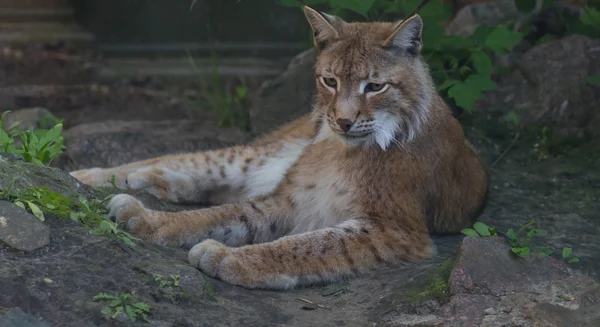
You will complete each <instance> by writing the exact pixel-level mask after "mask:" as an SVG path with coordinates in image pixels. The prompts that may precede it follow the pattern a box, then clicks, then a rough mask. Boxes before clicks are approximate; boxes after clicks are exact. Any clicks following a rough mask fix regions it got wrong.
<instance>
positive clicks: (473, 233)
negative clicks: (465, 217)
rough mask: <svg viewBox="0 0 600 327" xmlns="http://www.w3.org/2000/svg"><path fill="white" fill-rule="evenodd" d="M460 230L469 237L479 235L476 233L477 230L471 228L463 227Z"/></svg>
mask: <svg viewBox="0 0 600 327" xmlns="http://www.w3.org/2000/svg"><path fill="white" fill-rule="evenodd" d="M460 232H461V233H463V234H465V235H467V236H470V237H479V234H477V232H476V231H475V230H474V229H471V228H465V229H463V230H461V231H460Z"/></svg>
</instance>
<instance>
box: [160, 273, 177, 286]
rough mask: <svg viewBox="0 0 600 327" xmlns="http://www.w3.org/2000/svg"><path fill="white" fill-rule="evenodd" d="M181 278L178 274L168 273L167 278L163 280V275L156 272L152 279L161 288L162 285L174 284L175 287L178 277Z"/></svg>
mask: <svg viewBox="0 0 600 327" xmlns="http://www.w3.org/2000/svg"><path fill="white" fill-rule="evenodd" d="M180 278H181V276H179V275H173V274H171V275H169V280H164V279H163V275H161V274H158V275H156V276H155V277H154V281H156V282H158V283H159V286H160V287H161V288H163V287H171V286H175V287H179V279H180Z"/></svg>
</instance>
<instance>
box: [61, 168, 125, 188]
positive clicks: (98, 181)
mask: <svg viewBox="0 0 600 327" xmlns="http://www.w3.org/2000/svg"><path fill="white" fill-rule="evenodd" d="M70 174H71V176H73V177H75V178H76V179H77V180H78V181H80V182H82V183H83V184H86V185H90V186H94V187H109V186H112V177H113V176H114V177H115V179H114V182H115V186H117V188H120V189H126V188H127V186H126V183H125V180H126V178H127V175H126V174H124V173H121V172H114V171H112V170H110V169H105V168H90V169H82V170H77V171H73V172H71V173H70Z"/></svg>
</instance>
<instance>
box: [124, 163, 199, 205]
mask: <svg viewBox="0 0 600 327" xmlns="http://www.w3.org/2000/svg"><path fill="white" fill-rule="evenodd" d="M127 187H129V188H130V189H132V190H142V189H143V190H146V191H148V193H150V194H152V195H154V196H156V197H157V198H159V199H160V200H163V201H170V202H175V203H177V202H182V201H185V200H187V199H189V198H190V195H192V194H193V192H194V191H193V189H194V184H193V181H192V179H191V178H190V177H189V176H187V175H184V174H181V173H178V172H175V171H172V170H170V169H165V168H150V169H142V170H138V171H137V172H134V173H131V174H129V175H128V176H127Z"/></svg>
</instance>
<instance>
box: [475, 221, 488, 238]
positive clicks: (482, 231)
mask: <svg viewBox="0 0 600 327" xmlns="http://www.w3.org/2000/svg"><path fill="white" fill-rule="evenodd" d="M473 228H474V229H475V230H476V231H477V233H479V235H481V236H490V227H489V226H488V225H486V224H484V223H482V222H480V221H478V222H475V223H474V224H473Z"/></svg>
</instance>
